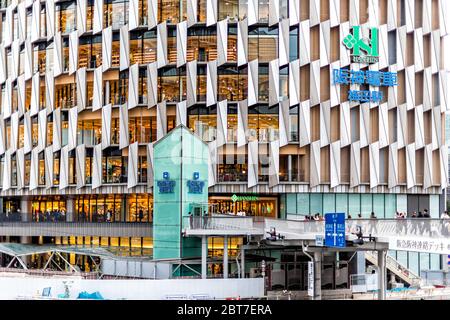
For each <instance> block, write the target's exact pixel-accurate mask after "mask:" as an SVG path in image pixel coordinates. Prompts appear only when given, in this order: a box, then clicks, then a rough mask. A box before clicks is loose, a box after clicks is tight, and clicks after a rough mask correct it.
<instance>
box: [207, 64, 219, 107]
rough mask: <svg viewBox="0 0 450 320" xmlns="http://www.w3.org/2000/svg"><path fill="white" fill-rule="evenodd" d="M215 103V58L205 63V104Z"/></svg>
mask: <svg viewBox="0 0 450 320" xmlns="http://www.w3.org/2000/svg"><path fill="white" fill-rule="evenodd" d="M216 103H217V60H214V61H209V62H208V63H207V65H206V106H207V107H209V106H212V105H214V104H216Z"/></svg>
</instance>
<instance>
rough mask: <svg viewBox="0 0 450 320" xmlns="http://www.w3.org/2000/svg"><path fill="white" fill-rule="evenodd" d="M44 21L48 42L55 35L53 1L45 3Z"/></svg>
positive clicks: (49, 0)
mask: <svg viewBox="0 0 450 320" xmlns="http://www.w3.org/2000/svg"><path fill="white" fill-rule="evenodd" d="M102 7H103V5H102ZM45 21H46V24H47V41H48V40H50V39H51V38H53V36H54V35H55V0H46V1H45Z"/></svg>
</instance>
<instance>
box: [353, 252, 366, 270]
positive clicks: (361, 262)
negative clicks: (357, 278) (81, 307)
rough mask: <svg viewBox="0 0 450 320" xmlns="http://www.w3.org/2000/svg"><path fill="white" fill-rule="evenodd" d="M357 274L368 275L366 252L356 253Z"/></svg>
mask: <svg viewBox="0 0 450 320" xmlns="http://www.w3.org/2000/svg"><path fill="white" fill-rule="evenodd" d="M355 258H356V272H357V274H365V273H366V254H365V252H364V251H358V252H356V257H355Z"/></svg>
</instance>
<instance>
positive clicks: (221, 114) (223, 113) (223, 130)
mask: <svg viewBox="0 0 450 320" xmlns="http://www.w3.org/2000/svg"><path fill="white" fill-rule="evenodd" d="M227 119H228V103H227V100H223V101H220V102H219V103H218V104H217V147H218V148H219V147H221V146H223V145H224V144H226V143H227V142H228V120H227Z"/></svg>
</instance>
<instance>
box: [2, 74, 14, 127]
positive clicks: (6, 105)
mask: <svg viewBox="0 0 450 320" xmlns="http://www.w3.org/2000/svg"><path fill="white" fill-rule="evenodd" d="M11 99H12V84H11V80H10V79H9V78H8V79H7V80H6V83H5V93H4V94H3V100H2V115H3V118H5V120H6V119H8V118H9V117H10V116H11V110H12V106H11V104H12V101H11Z"/></svg>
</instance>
